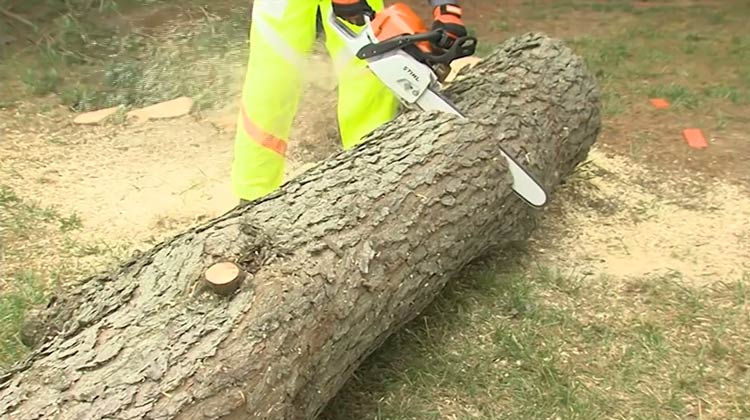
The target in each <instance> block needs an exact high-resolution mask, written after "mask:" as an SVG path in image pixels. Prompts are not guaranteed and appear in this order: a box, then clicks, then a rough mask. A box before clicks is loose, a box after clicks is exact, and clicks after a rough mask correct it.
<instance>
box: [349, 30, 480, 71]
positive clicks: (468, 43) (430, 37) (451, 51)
mask: <svg viewBox="0 0 750 420" xmlns="http://www.w3.org/2000/svg"><path fill="white" fill-rule="evenodd" d="M444 37H447V34H445V32H444V31H443V30H442V29H436V30H433V31H430V32H424V33H420V34H414V35H399V36H396V37H393V38H389V39H387V40H385V41H382V42H378V43H373V44H368V45H365V46H364V47H362V48H361V49H360V50H359V51H358V52H357V58H359V59H367V58H372V57H376V56H378V55H382V54H385V53H387V52H391V51H393V50H398V49H403V48H405V47H407V46H409V45H414V44H417V43H419V42H423V41H429V42H431V43H432V44H433V45H434V44H436V43H438V42H439V41H441V40H443V38H444ZM476 46H477V39H476V38H475V37H471V36H464V37H461V38H458V39H456V40H455V41H454V42H453V44H452V45H451V46H450V48H448V49H446V50H443V49H437V48H436V49H435V52H425V51H422V50H421V49H418V48H414V49H413V50H412V51H410V53H412V54H414V55H419V56H418V57H416V58H417V59H419V60H420V61H424V62H429V63H433V64H441V63H443V64H449V63H450V62H451V61H453V60H455V59H457V58H461V57H467V56H470V55H473V54H474V52H475V51H476Z"/></svg>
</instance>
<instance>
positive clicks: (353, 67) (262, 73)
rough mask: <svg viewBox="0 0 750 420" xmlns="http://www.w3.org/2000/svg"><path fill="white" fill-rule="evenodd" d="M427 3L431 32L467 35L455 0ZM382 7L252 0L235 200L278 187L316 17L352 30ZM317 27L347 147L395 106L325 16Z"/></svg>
mask: <svg viewBox="0 0 750 420" xmlns="http://www.w3.org/2000/svg"><path fill="white" fill-rule="evenodd" d="M427 1H428V5H429V6H430V7H432V12H433V24H432V27H433V29H436V28H442V29H443V30H444V32H445V33H446V34H448V35H449V36H448V37H444V38H446V39H449V40H450V39H455V38H457V37H461V36H465V35H466V28H465V26H464V24H463V21H462V16H461V15H462V11H461V6H460V5H459V4H458V0H427ZM383 8H384V4H383V0H255V2H254V4H253V9H252V17H251V26H250V39H249V40H250V51H249V57H248V61H247V69H246V73H245V79H244V83H243V86H242V97H241V103H240V110H239V113H238V116H237V131H236V134H235V139H234V156H233V160H232V166H231V184H232V190H233V192H234V194H235V195H236V196H238V197H239V199H240V202H241V203H243V202H247V201H252V200H255V199H257V198H260V197H263V196H265V195H267V194H269V193H271V192H273V191H274V190H276V189H277V188H278V187H280V186H281V184H282V183H283V179H284V169H285V164H286V158H285V154H286V151H287V141H288V139H289V133H290V131H291V128H292V122H293V119H294V117H295V114H296V112H297V109H298V106H299V98H300V96H301V90H302V77H303V74H304V71H305V62H304V61H305V59H306V57H307V54H308V53H309V52H310V50H311V49H312V47H313V44H314V42H315V38H316V36H317V32H318V31H317V30H316V29H317V26H318V25H320V23H321V20H319V19H318V18H317V17H318V16H320V15H322V16H329V15H330V13H331V11H332V12H333V13H334V14H335V15H336V16H337V17H339V18H341V19H343V21H344V22H345V25H347V26H349V27H350V28H352V29H353V30H355V31H356V30H357V28H359V27H361V26H362V25H363V24H364V17H363V16H364V15H365V14H368V15H370V16H372V14H373V13H375V12H377V11H379V10H382V9H383ZM322 25H323V30H324V35H325V47H326V50H327V52H328V54H329V55H330V57H331V59H332V60H333V67H334V70H335V72H336V77H337V81H338V94H337V95H338V96H337V100H338V103H337V120H338V125H339V132H340V135H341V143H342V146H343V148H344V149H345V150H346V149H350V148H352V147H354V146H356V145H357V144H359V143H360V142H361V141H362V140H363V138H364V137H365V136H366V135H367V134H369V133H370V132H372V131H373V130H374V129H376V128H377V127H378V126H380V125H381V124H383V123H385V122H387V121H389V120H391V119H392V118H394V117H395V116H396V113H397V112H398V107H399V102H398V98H397V97H396V96H394V95H393V93H392V92H391V91H390V90H389V89H388V88H387V87H386V86H385V85H384V84H383V83H382V82H381V81H380V80H379V79H378V78H377V77H376V76H375V75H374V74H373V73H371V72H370V71H369V69H367V66H366V63H365V62H364V61H363V60H360V59H358V58H357V57H356V56H354V55H353V54H351V53H350V52H349V51H348V50H347V49H346V48H345V45H344V41H343V40H342V39H340V38H339V37H337V36H336V35H335V32H333V31H332V30H331V28H330V26H329V25H330V24H329V22H328V21H327V19H322ZM448 42H450V41H448ZM447 46H448V45H442V46H441V47H444V48H446V47H447Z"/></svg>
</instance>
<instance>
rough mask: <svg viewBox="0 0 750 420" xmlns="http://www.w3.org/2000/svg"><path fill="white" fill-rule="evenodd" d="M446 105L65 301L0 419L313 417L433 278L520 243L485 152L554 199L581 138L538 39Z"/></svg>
mask: <svg viewBox="0 0 750 420" xmlns="http://www.w3.org/2000/svg"><path fill="white" fill-rule="evenodd" d="M447 95H448V96H450V97H451V98H452V99H453V100H454V101H455V102H456V104H457V105H458V106H459V107H460V108H461V109H463V110H465V111H466V112H467V113H468V114H469V116H470V117H471V119H470V120H468V121H465V120H459V119H456V118H455V117H452V116H448V115H444V114H425V113H416V112H408V113H405V114H403V115H401V116H399V117H398V118H397V119H395V120H394V121H393V122H391V123H389V124H386V125H385V126H384V127H382V128H381V129H379V130H378V131H377V132H375V133H373V134H372V136H371V137H370V138H369V140H368V141H367V142H365V144H364V145H362V146H361V147H358V148H356V149H355V150H352V151H349V152H345V153H341V154H338V155H335V156H332V157H331V158H330V159H328V160H326V161H324V162H323V163H321V164H320V165H318V166H317V167H315V168H313V169H311V170H310V171H308V172H306V173H304V174H303V175H301V176H300V177H298V178H297V179H295V180H293V181H291V182H290V183H288V184H286V185H285V186H284V187H283V188H282V189H281V190H280V191H279V192H278V193H275V194H273V195H272V196H271V197H268V198H266V199H263V200H260V201H258V202H255V203H252V204H250V205H248V206H246V207H244V208H238V209H235V210H233V211H231V212H229V213H228V214H226V215H224V216H222V217H220V218H218V219H216V220H212V221H210V222H208V223H206V224H204V225H202V226H200V227H197V228H195V229H192V230H190V231H188V232H185V233H184V234H182V235H179V236H177V237H176V238H174V239H172V240H170V241H167V242H165V243H163V244H161V245H159V246H157V247H155V248H154V249H152V250H151V251H149V252H148V253H146V254H144V255H141V256H139V257H137V258H135V259H134V260H133V261H131V262H130V263H128V264H125V265H124V266H122V267H120V268H119V269H118V271H117V272H114V273H112V274H110V275H105V276H100V277H98V278H95V279H90V280H88V281H86V282H84V283H83V284H82V285H81V286H80V287H78V288H76V289H75V290H74V292H73V294H72V295H70V296H67V297H66V298H65V299H62V300H60V301H58V303H57V304H56V305H55V306H54V307H55V308H61V309H60V312H57V313H58V319H57V321H58V327H59V329H60V333H59V334H58V335H56V336H54V337H51V338H50V339H49V340H47V341H46V343H45V344H43V345H42V346H40V347H39V348H38V349H37V350H36V351H35V352H34V353H33V354H32V355H31V357H29V359H27V360H26V361H25V362H24V363H21V364H19V365H18V366H17V368H16V369H14V371H12V372H10V373H8V374H7V375H6V376H5V377H4V378H3V379H0V381H2V384H1V385H0V388H2V389H0V417H2V418H12V419H18V420H26V419H76V420H80V419H103V418H117V419H217V418H224V419H251V418H252V419H256V418H257V419H309V418H313V417H314V416H316V415H317V414H318V413H319V411H320V410H321V409H322V408H323V407H324V405H325V404H326V403H327V402H328V401H329V400H330V399H331V397H333V395H334V394H335V393H336V392H337V391H338V390H339V389H340V387H341V386H342V384H344V382H345V381H346V380H347V379H348V378H349V377H350V375H351V373H352V372H353V370H354V369H356V368H357V367H358V366H359V364H360V363H361V362H362V360H363V359H364V358H365V357H367V356H368V355H369V354H370V353H371V352H372V351H373V350H374V349H376V348H377V347H378V346H379V345H380V344H381V343H382V342H383V341H384V340H385V339H386V338H387V337H388V336H389V335H390V334H392V333H393V332H394V331H395V330H396V329H398V328H399V327H400V326H401V325H403V324H404V323H405V322H407V321H409V320H411V319H413V317H414V316H416V315H417V314H418V313H419V312H420V311H421V310H422V309H423V308H424V307H425V306H426V305H427V304H429V302H430V301H432V300H433V298H434V297H435V296H436V294H437V293H438V292H439V291H440V290H441V289H442V287H443V286H444V284H445V283H446V281H448V280H449V279H450V278H451V276H452V275H454V274H455V273H457V271H459V270H460V269H461V268H462V267H464V266H465V265H466V264H467V263H469V262H470V261H472V260H473V259H475V258H477V257H479V256H481V255H483V254H484V253H485V252H487V251H488V250H489V249H490V248H492V247H498V246H502V245H504V244H507V243H508V242H509V241H511V240H519V239H521V240H522V239H524V238H526V237H527V236H528V234H529V233H530V231H531V229H532V228H533V227H534V225H535V221H536V220H537V219H538V218H539V217H540V212H539V211H538V210H534V209H532V208H530V207H529V206H527V205H525V204H524V203H523V202H522V201H521V200H520V199H518V198H517V197H516V196H515V195H514V194H513V193H512V191H511V189H510V175H509V173H508V171H507V167H506V164H505V161H504V159H503V158H502V157H501V156H500V155H499V154H498V145H499V144H503V145H504V146H505V147H506V148H507V150H509V151H510V152H512V154H514V155H516V156H517V157H518V159H519V160H520V161H521V162H523V164H524V165H525V166H526V167H527V168H529V169H530V170H531V171H533V173H534V174H535V175H536V176H537V177H538V178H539V179H540V180H541V181H542V182H543V184H544V185H545V187H546V188H547V189H548V190H554V188H555V186H557V185H558V184H559V183H560V182H561V181H562V179H563V178H564V177H565V176H566V175H568V174H569V173H570V172H571V171H572V170H573V169H574V167H575V166H576V165H577V164H578V163H579V162H581V161H582V160H583V159H584V157H585V156H586V154H587V152H588V150H589V148H590V147H591V145H592V144H593V143H594V141H595V139H596V137H597V135H598V132H599V127H600V120H599V97H598V92H597V89H596V86H595V82H594V80H593V78H592V76H591V75H590V74H589V73H588V71H587V69H586V68H585V67H584V65H583V63H582V61H581V60H580V58H579V57H577V56H576V55H574V54H573V53H572V52H571V51H570V50H569V49H567V48H566V47H565V46H563V45H562V44H561V43H560V42H559V41H556V40H552V39H549V38H546V37H543V36H541V35H532V34H529V35H525V36H522V37H519V38H515V39H512V40H509V41H507V42H506V43H505V44H503V45H502V46H501V47H500V48H499V49H498V50H496V51H495V52H494V53H493V54H492V55H491V56H489V57H488V58H486V59H485V60H484V61H483V62H482V63H480V64H479V65H478V66H476V67H475V68H473V69H472V70H470V71H469V73H468V75H467V76H466V78H464V79H461V80H459V81H457V82H455V83H454V84H453V85H452V86H451V87H450V88H449V89H448V90H447ZM222 260H231V261H235V262H237V263H238V265H239V266H241V267H242V268H243V269H244V270H245V271H246V272H247V273H249V275H248V276H246V278H245V280H244V282H243V283H242V285H241V287H240V289H239V290H238V291H237V292H236V293H235V294H233V295H231V296H230V297H222V296H218V295H216V294H214V293H212V292H211V291H210V290H209V289H206V288H204V287H202V286H200V281H201V279H202V276H203V273H204V271H205V270H206V269H207V267H209V266H210V265H211V264H213V263H215V262H217V261H222ZM65 308H68V309H69V310H68V311H63V310H62V309H65ZM62 313H66V315H59V314H62ZM62 321H66V322H64V323H63V322H62Z"/></svg>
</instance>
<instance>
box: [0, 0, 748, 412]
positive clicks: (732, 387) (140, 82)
mask: <svg viewBox="0 0 750 420" xmlns="http://www.w3.org/2000/svg"><path fill="white" fill-rule="evenodd" d="M133 1H134V2H135V0H133ZM144 2H145V0H144ZM32 3H33V2H28V3H27V4H28V5H29V7H32V6H33V4H32ZM68 3H69V4H76V5H77V6H76V7H75V8H74V9H73V10H70V9H64V10H60V11H59V13H58V14H59V17H58V19H56V20H55V21H54V22H53V23H52V26H51V29H48V30H46V31H41V32H39V33H37V34H36V35H37V36H38V37H41V39H44V40H45V42H43V43H41V44H40V45H38V46H35V47H34V48H30V49H29V48H27V49H25V50H23V51H21V52H18V53H17V54H16V55H13V58H14V60H2V64H0V78H2V77H4V78H5V79H4V80H3V82H5V81H8V80H9V81H10V82H9V83H8V84H7V85H6V84H5V83H3V85H4V86H9V87H12V88H13V89H11V92H10V94H15V92H20V93H21V94H19V95H17V96H9V95H7V94H3V95H0V101H2V103H0V107H3V106H12V105H13V104H15V103H17V102H20V101H28V100H30V99H29V96H30V95H33V96H46V95H50V94H52V95H55V96H57V97H59V98H61V100H62V101H63V103H65V104H66V105H68V106H69V107H70V108H72V109H73V110H76V111H81V110H89V109H94V108H99V107H104V106H113V105H123V106H124V107H132V106H140V105H145V104H150V103H153V102H156V101H160V100H164V99H171V98H173V97H175V96H179V95H189V96H193V97H194V98H195V99H196V100H197V102H198V107H199V108H208V107H212V106H214V105H215V104H218V103H220V102H222V101H223V100H224V99H226V98H235V97H236V94H228V91H229V90H232V89H237V88H238V87H239V86H238V85H239V84H238V83H237V80H236V79H233V74H234V73H236V74H240V75H241V73H242V71H243V69H244V64H245V62H244V54H245V53H246V51H245V49H246V46H245V40H246V27H247V20H246V19H247V15H246V13H245V10H244V8H241V7H240V8H238V9H236V11H235V10H234V9H233V11H232V12H229V13H227V14H225V15H222V16H216V15H212V14H208V13H207V14H199V15H197V16H199V17H195V16H194V17H193V18H190V19H187V20H185V21H178V22H174V23H172V24H169V25H164V26H162V27H160V28H161V29H159V28H157V29H156V30H154V31H151V32H147V31H139V30H135V31H133V30H130V31H124V30H122V31H121V28H119V27H118V26H108V25H97V24H94V23H93V22H92V20H91V19H90V17H91V16H100V15H106V14H107V13H111V12H112V7H114V6H115V5H120V6H122V5H123V4H125V3H122V2H119V3H117V4H116V3H112V2H92V1H84V2H83V3H70V2H68ZM136 3H137V2H136ZM162 3H163V2H149V4H162ZM663 3H666V4H663V5H660V6H657V7H649V8H637V7H634V6H633V5H632V2H625V1H611V2H580V1H576V2H574V1H561V2H540V1H527V2H525V3H524V4H525V5H524V6H523V7H524V9H523V10H522V12H521V17H522V19H520V20H519V21H516V20H514V21H513V27H514V28H521V27H524V22H540V21H542V23H544V22H549V23H550V26H549V27H551V28H557V27H559V26H560V22H563V23H570V22H575V23H576V24H580V19H581V17H580V16H579V15H577V14H573V15H572V16H573V17H574V18H575V19H576V20H573V21H571V18H570V16H568V14H569V13H578V14H580V13H583V14H584V16H586V17H589V16H590V17H591V19H592V21H593V20H596V19H599V20H605V21H606V22H608V26H607V29H606V33H604V34H600V33H596V34H593V33H589V32H588V31H587V30H585V29H587V28H583V29H582V30H580V31H579V32H578V34H577V35H576V36H571V37H569V38H568V40H569V41H570V45H571V46H572V47H573V48H574V49H576V50H577V51H578V52H579V53H580V54H581V55H582V56H583V57H584V58H585V59H586V61H587V63H588V64H589V66H590V67H591V69H592V70H593V71H594V73H595V74H596V76H597V78H598V79H599V81H600V85H601V87H602V89H603V99H604V107H605V108H604V110H605V117H606V119H607V120H606V122H607V123H609V122H610V121H614V120H619V121H625V122H627V123H628V124H629V125H630V124H631V123H635V122H636V120H635V119H633V118H632V117H633V116H634V113H633V110H634V109H635V105H636V104H638V103H641V102H644V101H645V100H646V99H647V98H648V97H651V96H663V97H666V98H667V99H669V100H670V101H671V102H672V104H673V105H674V106H673V109H671V110H669V112H675V113H679V114H678V115H681V116H685V118H688V119H689V118H693V117H694V116H696V115H700V114H702V113H705V114H707V115H708V116H709V117H711V116H715V117H712V118H714V120H715V126H716V127H717V129H725V128H728V126H730V125H732V124H734V121H735V119H733V117H732V115H731V113H727V112H726V111H725V110H724V109H725V108H724V107H729V109H730V110H731V109H732V108H731V107H735V106H737V107H741V106H746V105H748V103H749V102H750V94H749V93H750V70H748V68H747V65H746V63H747V62H748V61H747V59H748V57H750V38H749V37H747V36H746V35H744V32H742V30H743V29H744V28H745V26H746V21H747V17H748V16H750V13H749V12H750V9H748V7H747V6H746V5H744V4H742V3H741V2H725V3H724V4H723V5H721V6H720V7H718V8H712V9H705V8H700V7H681V6H678V5H675V4H669V2H663ZM133 4H135V3H133ZM87 5H88V6H87ZM83 6H87V7H83ZM91 6H95V8H94V9H93V10H91ZM99 6H102V7H99ZM566 16H567V17H566ZM634 18H637V19H634ZM503 19H505V20H499V21H497V22H495V23H492V24H490V25H489V27H490V28H491V29H492V30H496V31H507V30H509V26H508V22H510V21H511V20H510V19H509V18H503ZM565 19H568V20H565ZM685 22H689V23H690V25H689V26H688V25H685ZM541 26H544V25H541ZM561 26H565V27H567V26H570V25H567V24H566V25H561ZM165 27H166V28H173V27H179V31H171V30H163V29H164V28H165ZM592 27H593V25H592ZM40 30H41V28H40ZM0 35H1V34H0ZM82 35H85V36H82ZM94 43H95V44H94ZM92 45H97V48H95V49H93V50H92V49H91V48H89V49H86V48H82V47H85V46H92ZM479 48H480V51H479V55H484V54H486V53H487V52H489V50H490V48H492V46H491V45H490V44H488V43H483V42H481V38H480V44H479ZM92 51H93V52H92ZM717 67H720V68H725V69H730V71H727V72H726V75H724V74H722V76H721V79H720V80H717V72H716V70H715V68H717ZM235 70H236V72H235ZM725 76H726V77H725ZM17 86H22V87H24V90H18V89H15V87H17ZM706 108H716V109H715V111H714V110H712V111H711V112H704V111H705V109H706ZM633 132H634V133H635V134H633V135H634V137H637V138H639V139H641V141H642V142H643V144H640V143H632V144H631V153H633V154H634V155H641V151H640V149H645V148H646V147H647V144H645V143H656V142H658V141H659V139H658V138H651V137H646V136H644V135H642V134H643V131H638V130H637V128H633ZM62 213H63V212H61V211H60V210H59V209H56V208H52V207H48V206H45V205H42V204H40V203H35V202H32V201H29V200H28V199H26V198H21V197H18V196H17V195H16V194H15V193H14V192H13V190H12V189H10V188H7V187H2V186H0V367H3V366H7V365H8V364H9V363H11V362H12V361H14V360H17V359H18V358H19V357H22V356H23V354H25V351H26V349H25V348H24V346H23V345H22V344H21V343H20V341H19V339H18V332H19V328H20V327H19V323H20V320H21V317H22V315H23V313H24V312H25V311H27V310H28V309H29V308H30V307H32V306H33V305H36V304H38V303H41V302H43V301H44V299H45V296H46V294H47V292H48V291H49V290H50V289H51V288H54V287H57V285H58V284H64V283H66V282H69V281H70V280H71V279H73V278H76V277H78V276H80V275H83V274H84V273H86V272H88V271H92V270H93V268H94V267H95V266H96V264H97V263H102V262H103V261H106V262H109V261H111V260H112V259H116V258H117V256H118V255H119V252H120V250H119V248H117V247H114V248H113V245H112V244H102V243H90V242H86V241H81V240H80V239H79V238H78V237H77V236H76V233H78V231H79V230H80V229H83V228H85V221H83V220H81V219H80V217H78V216H77V215H76V214H62ZM644 217H645V216H644ZM40 255H44V258H40V257H39V256H40ZM82 261H88V262H87V263H84V264H81V262H82ZM514 261H515V262H513V263H511V262H508V261H495V262H489V263H487V264H486V266H484V267H481V268H480V269H478V270H477V271H471V272H467V273H466V274H465V278H462V279H459V280H460V281H456V282H454V284H453V285H452V286H451V287H450V288H449V289H448V290H447V291H446V292H445V293H444V294H443V295H442V296H441V297H440V298H439V299H438V300H437V302H435V304H434V305H432V306H431V307H430V308H429V309H428V310H427V311H426V312H425V314H424V315H422V316H420V317H419V318H418V319H416V320H415V321H414V322H412V323H410V324H409V325H408V326H407V327H406V328H405V329H404V330H402V331H401V332H399V333H397V334H396V335H395V336H394V337H392V339H390V340H389V341H388V342H387V344H386V345H385V347H384V348H383V349H382V350H381V351H379V352H377V353H376V354H375V355H374V356H373V357H372V358H371V359H370V360H368V361H367V362H366V364H365V365H364V366H363V368H362V369H361V370H360V371H359V372H357V374H356V376H355V378H354V379H353V380H352V381H351V382H350V383H349V384H348V386H347V388H346V389H345V390H344V391H343V392H342V394H341V395H339V397H337V398H336V400H335V401H333V402H332V404H331V406H330V407H329V409H328V410H327V411H326V413H325V414H324V416H323V418H324V419H328V420H336V419H351V418H361V419H394V420H398V419H431V418H435V419H438V418H440V419H476V418H480V419H505V418H507V419H517V418H523V419H605V418H613V419H619V418H629V419H660V418H664V419H667V418H700V419H712V418H715V419H719V418H722V419H723V418H748V417H750V402H749V401H750V391H748V390H750V373H748V368H749V367H750V365H748V362H747V356H746V355H747V354H748V352H750V331H749V330H750V309H749V308H750V303H749V302H750V278H748V277H744V278H739V279H725V280H727V281H726V282H717V283H715V284H713V285H711V286H709V287H696V286H690V285H687V284H686V283H684V282H683V281H682V280H681V279H680V278H679V276H678V275H675V276H671V277H658V278H644V279H640V280H621V279H609V278H605V277H590V276H583V275H579V274H577V273H560V272H556V271H555V270H554V269H553V268H550V267H536V268H527V267H523V266H521V265H519V262H520V261H522V259H518V260H514ZM99 265H101V264H99Z"/></svg>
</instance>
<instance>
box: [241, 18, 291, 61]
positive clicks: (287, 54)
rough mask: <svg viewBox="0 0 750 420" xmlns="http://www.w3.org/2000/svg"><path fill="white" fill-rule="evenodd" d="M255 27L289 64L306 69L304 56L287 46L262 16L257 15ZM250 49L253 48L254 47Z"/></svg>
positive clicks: (254, 21)
mask: <svg viewBox="0 0 750 420" xmlns="http://www.w3.org/2000/svg"><path fill="white" fill-rule="evenodd" d="M253 25H255V28H256V29H257V30H258V33H259V34H260V35H262V36H263V39H264V40H265V41H266V42H267V43H268V44H269V45H270V46H271V47H272V48H273V49H274V51H276V53H278V54H279V55H281V56H282V57H284V59H285V60H286V61H287V62H289V64H291V65H293V66H295V67H297V68H299V69H301V68H303V67H304V65H305V56H304V54H302V53H300V52H299V51H297V50H295V49H294V48H292V47H291V46H290V45H289V44H287V43H286V41H284V39H283V38H282V37H280V36H279V34H277V33H276V29H274V27H273V26H271V25H270V24H269V23H268V22H266V20H265V19H263V17H262V16H260V15H256V16H255V18H254V19H253ZM250 48H252V45H251V46H250Z"/></svg>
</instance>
